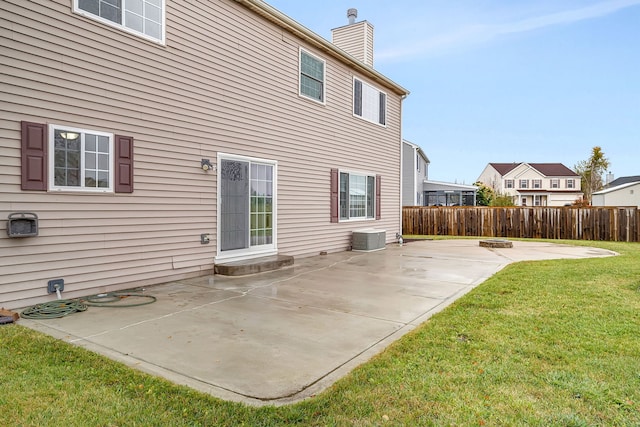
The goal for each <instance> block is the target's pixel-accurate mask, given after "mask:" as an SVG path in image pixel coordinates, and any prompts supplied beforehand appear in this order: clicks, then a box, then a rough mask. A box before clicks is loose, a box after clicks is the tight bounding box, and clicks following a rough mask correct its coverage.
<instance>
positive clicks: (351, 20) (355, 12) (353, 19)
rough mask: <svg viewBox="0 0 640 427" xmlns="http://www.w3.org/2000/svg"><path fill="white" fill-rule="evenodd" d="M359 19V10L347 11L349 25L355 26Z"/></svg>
mask: <svg viewBox="0 0 640 427" xmlns="http://www.w3.org/2000/svg"><path fill="white" fill-rule="evenodd" d="M357 17H358V9H349V10H347V18H349V25H352V24H355V23H356V18H357Z"/></svg>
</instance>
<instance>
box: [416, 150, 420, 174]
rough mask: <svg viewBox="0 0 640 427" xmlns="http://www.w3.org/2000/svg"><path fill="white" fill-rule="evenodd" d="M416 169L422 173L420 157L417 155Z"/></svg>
mask: <svg viewBox="0 0 640 427" xmlns="http://www.w3.org/2000/svg"><path fill="white" fill-rule="evenodd" d="M416 169H417V170H418V172H420V156H419V155H417V154H416Z"/></svg>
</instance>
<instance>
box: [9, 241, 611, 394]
mask: <svg viewBox="0 0 640 427" xmlns="http://www.w3.org/2000/svg"><path fill="white" fill-rule="evenodd" d="M612 255H615V253H613V252H610V251H606V250H602V249H595V248H588V247H577V246H568V245H556V244H552V243H537V242H519V241H517V242H513V247H512V248H504V249H500V248H484V247H480V246H479V244H478V240H435V241H421V242H411V243H409V244H405V245H404V246H398V245H388V246H387V248H386V250H383V251H377V252H357V253H356V252H343V253H337V254H329V255H324V256H316V257H310V258H304V259H300V260H296V264H295V265H294V266H292V267H289V268H286V269H283V270H279V271H271V272H265V273H260V274H258V275H252V276H243V277H225V276H219V275H215V276H206V277H199V278H195V279H188V280H182V281H178V282H171V283H166V284H163V285H157V286H152V287H149V288H147V289H145V290H144V291H142V290H140V291H141V292H145V293H147V294H149V295H153V296H154V297H156V298H157V301H156V302H155V303H153V304H150V305H145V306H142V307H136V308H113V307H90V308H89V310H87V311H86V312H83V313H78V314H74V315H71V316H68V317H65V318H61V319H50V320H29V319H22V320H20V323H21V324H22V325H25V326H28V327H31V328H33V329H37V330H39V331H42V332H44V333H47V334H50V335H52V336H54V337H57V338H59V339H62V340H64V341H67V342H70V343H73V344H76V345H80V346H83V347H86V348H87V349H90V350H93V351H96V352H98V353H101V354H104V355H106V356H108V357H111V358H113V359H115V360H119V361H121V362H124V363H125V364H127V365H129V366H132V367H135V368H138V369H141V370H144V371H146V372H150V373H152V374H155V375H159V376H163V377H165V378H167V379H169V380H171V381H173V382H176V383H178V384H184V385H187V386H190V387H193V388H195V389H198V390H200V391H203V392H206V393H210V394H212V395H214V396H217V397H220V398H222V399H227V400H233V401H240V402H245V403H248V404H252V405H263V404H276V405H278V404H285V403H290V402H294V401H297V400H301V399H304V398H307V397H309V396H312V395H314V394H316V393H318V392H319V391H322V390H323V389H325V388H327V387H328V386H329V385H331V384H332V383H333V382H335V381H336V380H337V379H339V378H340V377H342V376H344V375H345V374H346V373H348V372H349V371H350V370H351V369H353V368H354V367H356V366H357V365H359V364H361V363H363V362H365V361H366V360H368V359H369V358H371V357H372V356H373V355H374V354H376V353H378V352H380V351H382V350H383V349H384V348H385V347H386V346H388V345H389V344H390V343H391V342H393V341H395V340H397V339H398V338H400V337H401V336H402V335H404V334H405V333H407V332H408V331H410V330H412V329H413V328H415V327H416V326H418V325H420V324H421V323H423V322H424V321H426V320H427V319H428V318H429V317H430V316H431V315H433V314H434V313H436V312H438V311H440V310H442V309H443V308H444V307H446V306H447V305H449V304H450V303H451V302H453V301H454V300H455V299H457V298H459V297H460V296H462V295H464V294H465V293H467V292H469V291H470V290H471V289H473V288H474V287H475V286H477V285H478V284H480V283H482V282H483V281H484V280H486V279H487V278H489V277H490V276H491V275H493V274H494V273H495V272H497V271H499V270H500V269H502V268H503V267H504V266H506V265H508V264H509V263H512V262H515V261H523V260H542V259H560V258H591V257H603V256H612Z"/></svg>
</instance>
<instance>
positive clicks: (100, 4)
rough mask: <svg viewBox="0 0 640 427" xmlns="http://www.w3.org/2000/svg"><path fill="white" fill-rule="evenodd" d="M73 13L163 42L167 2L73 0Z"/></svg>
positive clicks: (155, 0)
mask: <svg viewBox="0 0 640 427" xmlns="http://www.w3.org/2000/svg"><path fill="white" fill-rule="evenodd" d="M74 11H75V12H77V13H79V14H81V15H84V16H88V17H90V18H93V19H97V20H98V21H101V22H104V23H106V24H109V25H113V26H115V27H119V28H121V29H123V30H125V31H128V32H131V33H134V34H137V35H140V36H142V37H145V38H148V39H151V40H153V41H157V42H160V43H164V15H165V0H74Z"/></svg>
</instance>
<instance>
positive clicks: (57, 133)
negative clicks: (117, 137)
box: [49, 125, 114, 192]
mask: <svg viewBox="0 0 640 427" xmlns="http://www.w3.org/2000/svg"><path fill="white" fill-rule="evenodd" d="M49 144H50V145H49V153H50V155H49V189H50V190H64V191H79V190H81V191H98V192H111V191H113V173H114V171H113V169H114V168H113V155H114V154H113V150H114V146H113V135H112V134H110V133H104V132H98V131H91V130H84V129H76V128H70V127H66V126H65V127H63V126H57V125H51V126H50V127H49Z"/></svg>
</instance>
